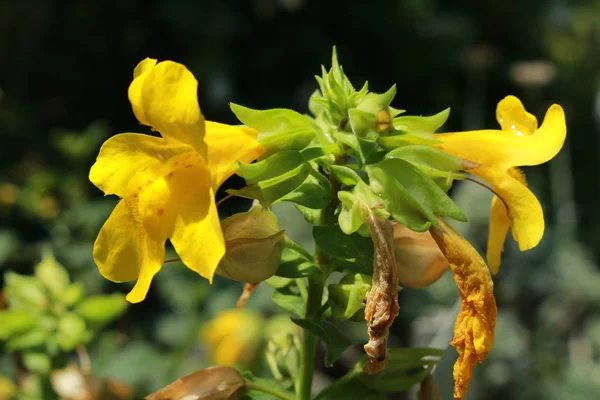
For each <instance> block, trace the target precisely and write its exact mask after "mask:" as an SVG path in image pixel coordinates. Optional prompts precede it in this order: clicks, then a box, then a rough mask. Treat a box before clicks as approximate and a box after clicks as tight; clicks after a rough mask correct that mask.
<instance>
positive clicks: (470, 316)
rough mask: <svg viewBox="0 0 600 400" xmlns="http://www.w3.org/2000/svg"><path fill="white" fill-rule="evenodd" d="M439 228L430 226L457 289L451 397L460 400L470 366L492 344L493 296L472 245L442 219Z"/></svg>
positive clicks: (466, 385)
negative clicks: (454, 357)
mask: <svg viewBox="0 0 600 400" xmlns="http://www.w3.org/2000/svg"><path fill="white" fill-rule="evenodd" d="M438 221H439V227H438V228H433V227H432V228H430V230H429V231H430V232H431V236H432V237H433V239H434V240H435V241H436V243H437V244H438V246H439V247H440V250H441V251H442V253H443V254H444V256H445V257H446V258H447V259H448V261H449V262H450V268H451V269H452V275H453V276H454V281H455V282H456V286H457V287H458V290H459V292H460V297H461V306H460V313H459V314H458V316H457V317H456V324H455V325H454V339H452V342H451V343H450V344H451V345H452V346H454V347H456V351H457V352H458V360H456V363H455V364H454V398H455V399H463V398H464V396H465V394H466V393H467V387H468V385H469V381H470V380H471V376H472V374H473V368H474V367H475V365H476V364H477V362H482V361H483V360H485V358H486V357H487V355H488V352H489V351H490V350H491V348H492V346H493V345H494V329H495V327H496V314H497V308H496V299H495V298H494V283H493V282H492V276H491V275H490V271H489V269H488V267H487V265H485V262H484V261H483V260H482V259H481V256H479V254H478V253H477V250H475V249H474V248H473V246H471V245H470V244H469V242H467V241H466V240H465V239H464V238H463V237H462V236H460V235H459V234H458V233H457V232H456V231H455V230H454V229H452V227H451V226H450V225H448V224H447V223H446V222H445V221H444V220H443V219H441V218H438Z"/></svg>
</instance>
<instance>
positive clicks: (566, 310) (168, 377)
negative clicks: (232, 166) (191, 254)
mask: <svg viewBox="0 0 600 400" xmlns="http://www.w3.org/2000/svg"><path fill="white" fill-rule="evenodd" d="M334 45H335V46H337V49H338V54H339V58H340V62H341V63H342V65H343V66H344V68H345V71H346V72H347V74H348V75H349V76H350V78H351V80H352V81H353V82H354V83H355V85H358V86H360V85H362V83H363V82H364V81H365V80H368V81H369V86H370V89H371V90H373V91H376V92H377V91H379V92H382V91H385V90H386V89H388V88H389V86H391V85H392V84H393V83H396V84H397V85H398V95H397V97H396V100H395V102H394V103H393V105H394V106H395V107H397V108H402V109H406V110H408V113H410V114H417V115H421V114H423V115H427V114H432V113H435V112H438V111H440V110H442V109H444V108H446V107H451V108H452V112H451V116H450V119H449V121H448V123H447V125H446V128H445V129H447V130H462V129H477V128H484V127H487V128H494V127H496V126H497V125H496V121H495V105H496V103H497V102H498V101H499V100H500V99H502V98H503V97H504V96H506V95H509V94H514V95H517V96H518V97H520V98H521V99H522V100H523V102H524V103H525V105H526V107H527V108H528V109H529V110H530V111H531V112H533V113H534V114H536V115H537V116H538V119H539V120H541V119H542V118H543V115H544V113H545V110H546V109H547V107H548V106H549V105H551V104H552V103H558V104H561V105H562V106H563V107H564V108H565V111H566V114H567V126H568V138H567V143H566V144H565V147H564V148H563V151H562V152H561V153H560V154H559V156H558V157H556V159H554V160H553V161H552V162H550V163H549V164H548V165H544V166H540V167H534V168H527V169H526V173H527V176H528V180H529V185H530V187H531V188H532V190H533V191H534V192H535V193H536V194H537V195H538V197H539V198H540V200H541V202H542V204H543V206H544V210H545V214H546V226H547V228H546V234H545V237H544V239H543V241H542V243H541V244H540V246H538V247H537V248H536V249H534V250H531V251H528V252H526V253H520V252H519V251H518V249H517V247H516V246H515V244H514V243H513V242H512V239H509V240H508V242H507V245H506V251H505V256H504V259H503V267H502V268H501V270H500V273H499V274H498V276H497V278H496V280H495V282H496V293H497V299H498V305H499V316H498V325H497V339H496V346H495V347H494V349H493V350H492V352H491V353H490V355H489V359H488V361H487V362H486V363H485V364H483V365H480V366H478V367H477V368H476V373H475V378H474V382H473V383H472V386H471V391H470V392H469V395H468V396H467V398H470V399H509V398H510V399H513V398H514V399H539V398H543V399H557V400H558V399H565V398H570V399H572V400H575V399H595V398H597V396H598V393H600V364H599V363H600V358H599V356H600V313H599V309H600V269H599V267H598V262H599V261H600V259H599V256H600V253H599V246H600V207H598V185H599V183H600V157H598V155H599V154H600V142H599V139H598V133H599V126H600V1H598V0H577V1H575V0H572V1H568V0H544V1H542V0H528V1H518V0H487V1H479V0H463V1H448V0H445V1H442V0H381V1H378V2H364V1H358V0H356V1H339V0H338V1H334V0H331V1H317V0H243V1H242V0H239V1H233V0H230V1H226V0H212V1H208V0H203V1H191V0H170V1H159V0H153V1H142V0H119V1H117V0H107V1H102V2H99V1H91V0H70V1H62V0H60V1H59V0H21V1H13V0H0V139H1V142H0V284H3V279H2V277H1V276H2V275H3V274H4V273H5V272H6V271H14V272H18V273H20V274H30V273H32V271H33V267H34V265H36V264H37V263H38V262H39V260H40V257H41V254H42V247H43V245H44V244H50V245H51V247H52V249H53V250H54V253H55V255H56V259H57V260H58V262H60V263H61V264H62V265H63V266H64V267H65V268H66V269H67V270H68V272H69V275H70V277H71V280H72V281H76V282H82V283H83V285H84V286H85V288H86V290H87V292H88V293H90V294H100V293H112V292H120V293H125V292H127V291H128V290H129V288H130V286H128V285H126V284H122V285H115V284H111V283H110V282H107V281H106V280H104V279H102V278H101V277H100V276H99V274H98V272H97V270H96V268H95V266H94V263H93V260H92V257H91V246H92V243H93V240H94V239H95V235H96V234H97V232H98V230H99V229H100V226H101V225H102V223H103V222H104V220H105V219H106V217H107V216H108V214H109V213H110V211H111V209H112V207H113V206H114V204H115V199H114V198H103V197H102V193H101V192H100V191H99V190H97V189H96V188H95V187H94V186H93V185H92V184H91V183H89V181H88V179H87V174H88V171H89V168H90V166H91V165H92V163H93V162H94V160H95V156H96V154H97V152H98V149H99V147H100V145H101V144H102V142H103V141H104V140H106V139H107V138H108V137H110V136H111V135H113V134H116V133H121V132H147V130H146V128H144V127H141V126H140V125H139V124H138V123H137V121H136V120H135V118H134V116H133V113H132V112H131V108H130V105H129V103H128V100H127V87H128V85H129V83H130V81H131V77H132V71H133V68H134V67H135V65H136V64H137V63H138V62H139V61H140V60H142V59H143V58H145V57H153V58H158V59H160V60H164V59H172V60H176V61H179V62H182V63H184V64H186V65H187V67H188V68H189V69H190V70H191V71H192V72H193V73H194V74H195V75H196V77H197V79H198V81H199V98H200V104H201V106H202V110H203V112H204V114H205V116H206V117H207V118H208V119H211V120H217V121H221V122H229V123H234V122H235V120H234V117H233V114H232V113H231V112H230V111H229V108H228V103H229V102H230V101H233V102H236V103H240V104H243V105H247V106H249V107H253V108H272V107H289V108H294V109H296V110H298V111H300V112H308V107H307V100H308V97H309V96H310V94H311V93H312V92H313V91H314V90H315V88H316V82H315V80H314V78H313V76H314V75H315V74H319V73H320V66H321V64H324V65H326V66H328V65H329V62H330V57H331V49H332V46H334ZM239 184H240V182H239V181H236V180H235V179H233V180H232V181H231V182H228V184H227V186H229V187H235V186H236V185H237V186H239ZM453 197H454V198H455V199H456V201H457V202H458V203H459V205H460V206H461V207H463V209H464V210H465V211H466V212H467V214H468V216H469V218H470V222H469V224H468V225H464V226H459V228H460V229H461V231H462V232H463V233H464V234H465V235H466V236H467V237H468V238H469V239H470V240H471V241H472V242H473V243H475V244H476V245H477V246H478V248H479V250H481V251H483V252H484V251H485V241H486V238H487V217H488V205H489V200H490V194H489V193H487V192H486V191H485V190H483V189H482V188H481V187H479V186H477V185H473V184H469V183H468V182H466V183H462V184H459V185H457V187H456V188H455V189H453ZM244 207H247V204H246V203H244V202H242V201H235V200H234V201H228V202H227V203H225V206H224V208H223V212H224V214H227V213H231V212H233V211H235V210H240V209H243V208H244ZM279 214H280V215H281V223H282V225H283V226H284V227H285V228H286V229H287V230H288V233H289V234H290V235H291V236H292V237H293V238H295V239H296V240H298V241H300V242H303V243H308V242H309V241H310V237H309V235H310V232H309V231H307V228H306V226H305V225H304V224H303V222H302V219H301V217H299V216H298V215H296V214H294V212H293V211H292V210H291V208H285V207H279ZM240 291H241V284H238V283H234V282H228V281H225V280H223V279H217V280H216V283H215V284H214V285H213V286H210V285H208V284H207V282H205V281H203V280H202V279H201V278H200V277H198V276H196V275H194V274H193V273H192V272H190V271H188V270H187V269H185V268H184V267H183V266H181V265H180V264H176V263H174V264H172V265H168V266H167V267H165V268H164V269H163V271H162V272H161V273H160V274H159V275H158V276H157V279H155V282H154V283H153V285H152V288H151V291H150V293H149V296H148V298H147V300H146V301H144V302H143V303H142V304H139V305H135V306H130V307H128V308H127V310H126V311H125V312H124V313H123V314H122V315H121V316H120V317H119V318H118V319H117V320H116V322H113V323H111V324H110V325H109V326H108V327H106V329H104V330H103V331H102V332H101V333H99V334H98V335H96V336H95V337H94V339H93V340H92V341H91V343H90V344H89V345H88V348H87V350H88V353H89V355H90V358H91V363H92V369H93V371H94V374H96V375H98V376H99V377H102V378H116V379H118V381H119V382H121V383H123V384H125V385H127V386H128V387H130V388H132V389H133V390H135V391H136V393H137V397H138V398H139V397H140V396H142V395H145V394H147V393H149V392H151V391H153V390H156V389H158V388H159V387H161V386H163V385H165V384H167V383H169V382H171V381H173V380H175V379H177V378H178V377H181V376H183V375H185V374H187V373H189V372H191V371H194V370H197V369H200V368H203V367H206V366H208V365H211V364H212V363H214V362H215V360H216V361H219V354H218V351H215V349H214V348H212V349H211V343H212V344H215V343H218V339H214V338H213V340H212V341H211V340H209V338H208V337H207V333H206V332H207V331H211V328H210V327H211V325H210V321H211V320H212V319H213V318H215V317H217V316H218V315H220V313H221V312H222V311H223V310H226V309H230V308H233V307H234V306H235V301H236V299H237V297H238V295H239V293H240ZM269 297H270V293H269V290H268V288H266V287H265V288H261V289H260V290H259V291H258V292H257V293H256V295H255V297H253V298H252V300H251V301H250V302H249V304H248V315H247V316H246V317H247V318H249V319H248V320H245V321H246V322H245V323H244V327H242V329H241V331H240V332H241V333H235V329H237V328H236V327H235V326H233V325H235V324H234V323H232V328H231V329H233V332H234V334H233V335H232V337H233V338H234V339H232V340H234V342H235V341H236V340H237V342H240V341H242V340H244V341H245V342H244V343H243V344H244V346H245V347H244V351H243V354H244V357H245V358H244V359H243V360H241V359H237V360H236V361H238V362H240V363H246V364H249V365H250V364H251V365H253V366H254V368H255V369H256V370H257V371H258V373H260V372H261V371H262V372H264V371H265V370H266V368H265V362H264V360H262V359H261V357H259V356H256V357H255V356H254V354H258V353H259V352H260V347H261V346H265V339H264V338H265V337H270V335H272V334H273V332H280V331H285V330H289V329H293V328H292V327H290V326H288V323H287V322H286V320H285V318H283V319H282V318H277V313H278V310H277V308H276V307H275V306H274V305H273V304H272V303H271V302H270V299H269ZM457 298H458V293H457V291H456V289H455V287H454V285H453V283H452V279H451V277H450V276H449V274H447V275H446V276H444V277H443V278H442V279H441V280H440V281H439V282H437V283H436V284H434V285H433V286H432V287H430V288H428V289H426V290H422V291H417V290H411V289H404V290H403V291H402V292H401V293H400V306H401V308H400V316H399V317H398V319H397V320H396V323H395V325H394V327H393V338H392V342H393V344H394V345H398V346H427V345H431V344H433V345H436V346H438V347H445V346H447V342H448V340H449V338H450V337H451V328H452V323H453V320H454V315H455V312H456V309H455V308H454V306H455V303H456V300H457ZM0 304H2V302H1V301H0ZM273 318H276V319H275V320H274V321H273ZM235 320H236V321H239V320H240V319H239V318H236V319H235ZM253 324H254V325H253ZM221 326H223V325H221ZM248 326H257V327H258V328H257V329H255V330H252V329H248ZM212 331H214V329H212ZM250 331H251V333H252V335H250V334H248V336H250V337H245V336H244V335H243V333H248V332H250ZM209 336H210V335H209ZM213 336H214V335H213ZM217 336H218V335H217ZM213 347H214V346H213ZM217 347H218V344H217ZM356 354H360V349H359V348H357V349H352V350H350V351H349V352H348V353H347V354H346V355H345V356H344V357H343V358H342V359H341V360H340V361H339V362H338V364H337V365H336V366H335V367H333V368H331V369H325V368H320V369H319V370H318V371H317V377H316V382H315V384H316V386H317V387H318V386H322V385H324V384H326V383H327V382H328V381H331V380H333V379H335V378H336V377H339V376H341V375H342V374H343V373H344V372H345V368H347V367H348V366H349V365H351V362H353V361H354V359H352V357H353V356H354V355H356ZM227 356H228V355H227V354H221V357H222V358H225V359H226V358H227ZM230 356H231V355H230ZM454 359H455V355H454V350H453V349H449V350H448V351H447V352H446V355H445V356H444V358H443V361H442V363H441V364H440V365H439V366H438V368H437V369H436V371H435V377H436V379H437V381H438V383H439V385H440V388H441V390H442V398H443V399H447V398H451V386H452V382H451V367H452V364H453V362H454ZM221 361H223V359H221ZM225 361H226V360H225ZM20 369H22V365H20V362H19V360H18V357H15V355H14V354H10V355H9V354H6V353H5V352H4V351H3V349H2V346H1V345H0V375H2V376H4V377H5V378H10V377H14V376H16V375H17V374H18V373H19V371H20ZM4 382H5V384H6V379H5V381H4ZM412 395H413V394H411V393H408V394H398V395H393V398H395V399H408V398H411V397H410V396H412ZM0 397H1V395H0ZM113 398H117V397H116V395H115V397H113Z"/></svg>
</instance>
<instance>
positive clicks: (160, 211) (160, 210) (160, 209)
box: [156, 208, 165, 215]
mask: <svg viewBox="0 0 600 400" xmlns="http://www.w3.org/2000/svg"><path fill="white" fill-rule="evenodd" d="M156 214H158V215H165V209H164V208H159V209H158V210H156Z"/></svg>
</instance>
